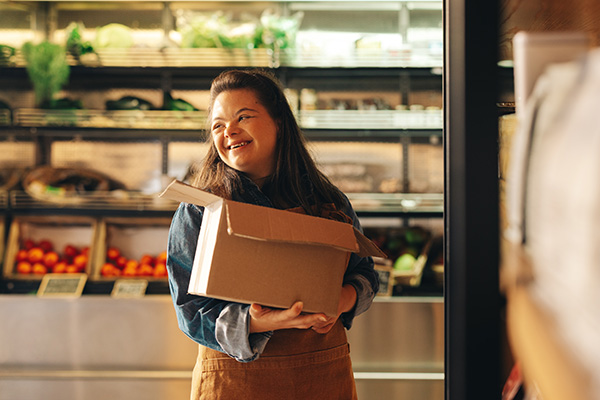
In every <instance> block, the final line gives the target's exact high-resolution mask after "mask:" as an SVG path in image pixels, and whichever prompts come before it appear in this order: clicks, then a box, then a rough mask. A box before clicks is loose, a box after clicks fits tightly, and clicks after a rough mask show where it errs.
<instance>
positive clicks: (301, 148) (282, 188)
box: [193, 69, 345, 214]
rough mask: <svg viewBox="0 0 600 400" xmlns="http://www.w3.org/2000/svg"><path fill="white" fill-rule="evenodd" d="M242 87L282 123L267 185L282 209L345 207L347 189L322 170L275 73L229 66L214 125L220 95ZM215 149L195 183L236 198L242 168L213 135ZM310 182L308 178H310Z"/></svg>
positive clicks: (217, 84) (217, 85)
mask: <svg viewBox="0 0 600 400" xmlns="http://www.w3.org/2000/svg"><path fill="white" fill-rule="evenodd" d="M239 89H250V90H252V91H254V93H255V94H256V97H257V99H258V101H260V103H261V104H262V105H263V107H265V108H266V109H267V111H268V113H269V115H270V116H271V118H273V120H274V121H275V122H276V124H277V130H278V131H277V134H278V137H277V146H276V149H275V151H276V153H277V154H276V156H275V159H276V164H275V172H274V173H273V175H272V176H270V177H269V179H268V180H267V182H265V184H264V185H263V187H262V189H263V191H264V192H265V194H267V196H269V198H270V199H271V201H272V202H273V204H274V205H275V206H276V207H278V208H289V207H296V206H301V207H302V208H303V209H304V210H305V212H307V213H309V214H314V213H315V212H314V211H313V209H312V208H313V207H312V206H317V209H319V208H320V206H321V205H322V204H323V203H333V204H335V205H336V207H337V208H338V209H339V208H341V207H343V206H344V205H345V202H344V199H343V196H342V194H341V192H340V191H339V190H338V189H337V188H336V187H335V186H334V185H333V184H332V183H331V182H330V181H329V179H327V177H326V176H325V175H323V173H321V172H320V171H319V170H318V168H317V166H316V164H315V162H314V160H313V158H312V157H311V155H310V153H309V152H308V150H307V148H306V141H305V139H304V135H303V133H302V131H301V130H300V127H299V126H298V123H297V122H296V118H295V116H294V114H293V112H292V110H291V108H290V105H289V103H288V101H287V99H286V97H285V94H284V92H283V89H282V85H281V83H280V82H279V80H278V79H277V78H276V77H275V75H274V74H273V73H271V72H270V71H266V70H262V69H252V70H228V71H224V72H222V73H221V74H220V75H219V76H217V77H216V78H215V79H214V80H213V83H212V85H211V89H210V103H209V109H208V123H209V124H210V121H211V120H212V108H213V105H214V102H215V99H216V98H217V96H218V95H219V94H221V93H223V92H226V91H231V90H239ZM208 141H209V143H210V149H209V151H208V154H207V156H206V158H205V159H204V161H203V162H202V164H201V166H200V169H199V171H198V173H197V174H196V177H195V179H194V182H193V183H194V185H196V186H198V187H201V188H203V189H205V190H210V191H212V192H213V193H215V194H217V195H219V196H221V197H225V198H229V199H230V198H231V196H232V194H233V192H234V191H236V190H240V189H241V181H240V177H239V175H238V172H237V171H236V170H234V169H232V168H231V167H229V166H228V165H227V164H225V163H224V162H223V161H222V160H221V158H220V157H219V154H218V152H217V149H216V148H215V145H214V143H213V141H212V138H211V137H210V135H209V138H208ZM307 180H308V181H307Z"/></svg>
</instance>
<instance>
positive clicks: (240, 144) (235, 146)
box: [229, 142, 248, 150]
mask: <svg viewBox="0 0 600 400" xmlns="http://www.w3.org/2000/svg"><path fill="white" fill-rule="evenodd" d="M247 144H248V142H241V143H237V144H234V145H232V146H229V149H230V150H233V149H237V148H238V147H242V146H245V145H247Z"/></svg>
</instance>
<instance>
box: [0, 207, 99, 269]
mask: <svg viewBox="0 0 600 400" xmlns="http://www.w3.org/2000/svg"><path fill="white" fill-rule="evenodd" d="M97 234H98V224H97V221H96V220H95V219H94V218H90V217H77V216H18V217H14V218H13V220H12V223H11V225H10V230H9V233H8V240H7V244H6V254H5V257H4V274H3V275H4V277H6V278H18V279H41V278H42V276H43V275H44V274H46V273H87V274H89V273H90V267H91V263H90V258H91V255H92V254H93V252H94V243H95V241H96V238H97Z"/></svg>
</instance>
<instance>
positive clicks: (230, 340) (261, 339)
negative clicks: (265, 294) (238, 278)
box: [215, 303, 273, 362]
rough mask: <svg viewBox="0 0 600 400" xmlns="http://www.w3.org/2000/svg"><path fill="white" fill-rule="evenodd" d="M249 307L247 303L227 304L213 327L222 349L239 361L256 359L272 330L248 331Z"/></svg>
mask: <svg viewBox="0 0 600 400" xmlns="http://www.w3.org/2000/svg"><path fill="white" fill-rule="evenodd" d="M249 309H250V306H249V305H247V304H238V303H232V304H229V305H227V307H225V308H224V309H223V311H221V315H219V318H217V324H216V327H215V336H216V339H217V342H218V343H219V345H220V346H221V348H222V349H223V351H224V352H225V353H227V354H229V356H231V357H233V358H235V359H236V360H238V361H241V362H249V361H254V360H256V359H257V358H258V357H259V356H260V355H261V354H262V352H263V351H264V349H265V346H266V345H267V343H268V341H269V339H270V338H271V336H272V335H273V332H261V333H249V327H250V313H249ZM242 327H245V328H246V329H243V328H242Z"/></svg>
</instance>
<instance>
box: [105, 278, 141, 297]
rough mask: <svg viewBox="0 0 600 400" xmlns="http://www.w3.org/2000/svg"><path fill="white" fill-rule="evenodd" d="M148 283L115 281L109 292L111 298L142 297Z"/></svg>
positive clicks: (124, 280) (130, 280) (126, 280)
mask: <svg viewBox="0 0 600 400" xmlns="http://www.w3.org/2000/svg"><path fill="white" fill-rule="evenodd" d="M146 287H148V281H147V280H145V279H117V280H116V281H115V284H114V286H113V290H112V292H111V294H110V295H111V296H112V297H118V298H121V297H126V298H134V297H144V296H145V295H146Z"/></svg>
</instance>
